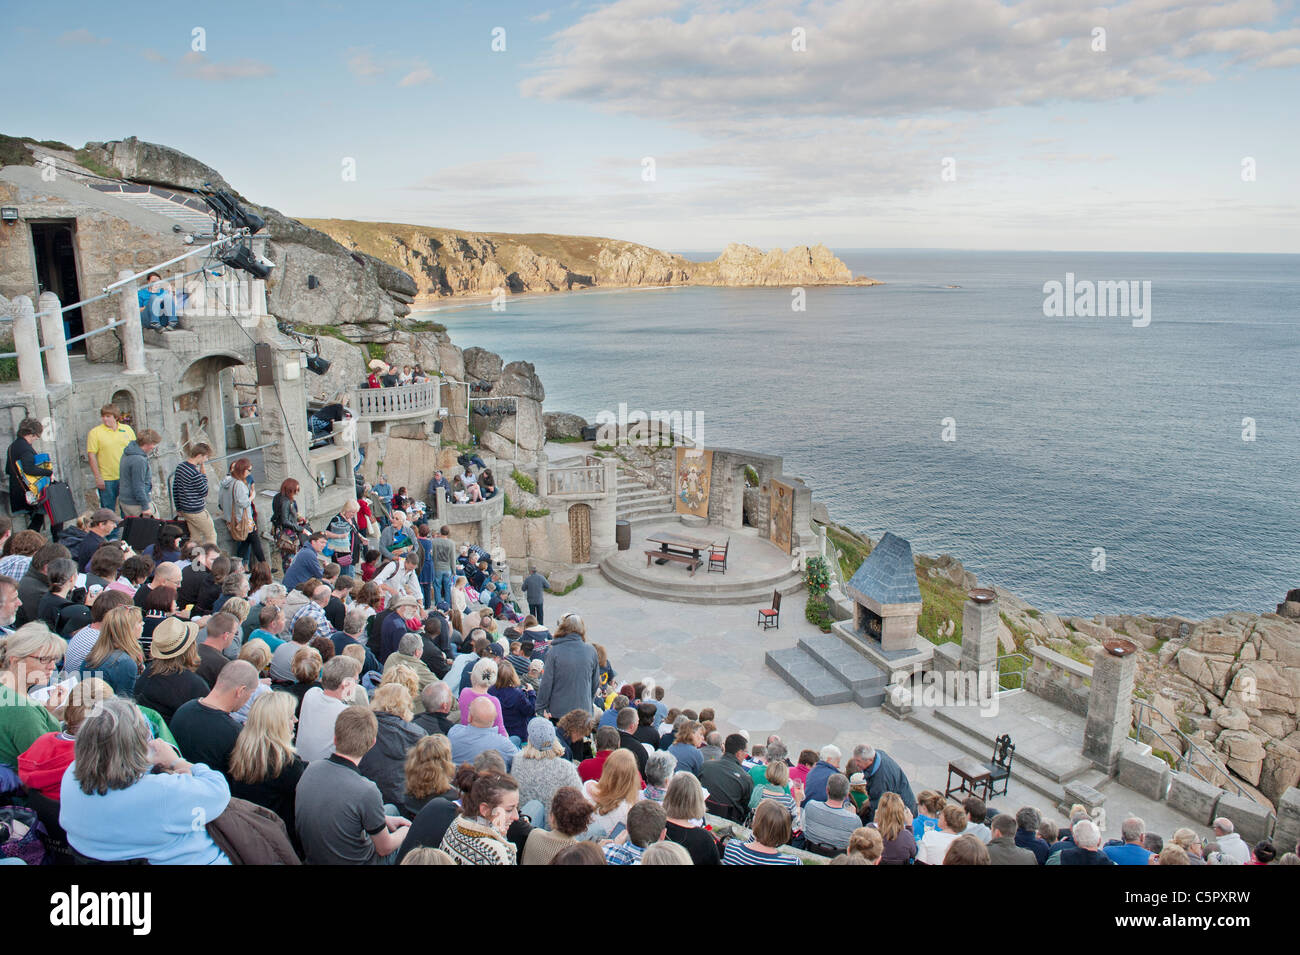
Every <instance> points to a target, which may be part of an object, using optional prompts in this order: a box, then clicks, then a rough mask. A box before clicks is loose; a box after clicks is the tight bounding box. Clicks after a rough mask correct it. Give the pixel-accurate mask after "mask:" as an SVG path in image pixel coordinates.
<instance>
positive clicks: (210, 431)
mask: <svg viewBox="0 0 1300 955" xmlns="http://www.w3.org/2000/svg"><path fill="white" fill-rule="evenodd" d="M242 364H244V360H243V358H241V357H240V356H238V355H233V354H227V353H218V354H213V355H206V356H204V357H203V358H199V359H196V360H195V361H193V362H191V363H190V365H189V367H188V368H186V369H185V372H184V373H183V374H182V375H181V377H180V381H179V382H178V383H177V386H176V390H175V391H174V392H173V399H172V400H173V402H174V410H175V413H176V428H177V434H176V439H177V443H178V444H179V445H180V449H181V454H182V455H183V454H185V451H186V449H187V448H188V447H190V446H192V445H194V444H197V443H199V442H202V443H204V444H206V445H208V446H209V447H211V448H212V455H213V457H214V458H221V457H223V456H224V455H225V454H226V431H227V428H226V425H227V422H226V416H227V408H226V406H227V404H228V402H227V401H226V400H225V397H224V395H223V380H222V379H223V377H224V378H228V377H229V376H223V375H222V372H223V371H225V370H226V369H227V368H233V367H235V366H238V365H242Z"/></svg>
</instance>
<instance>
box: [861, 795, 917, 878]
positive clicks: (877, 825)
mask: <svg viewBox="0 0 1300 955" xmlns="http://www.w3.org/2000/svg"><path fill="white" fill-rule="evenodd" d="M907 816H908V810H907V806H905V805H904V804H903V799H902V797H901V796H899V795H898V793H884V794H883V795H882V796H881V797H880V802H879V804H878V805H877V806H876V818H875V821H874V822H872V823H871V827H872V828H873V829H878V830H879V831H880V838H881V840H882V841H883V842H884V850H883V854H882V855H881V858H880V864H881V865H906V864H907V863H908V862H910V861H912V860H913V859H915V858H916V853H917V849H916V836H914V835H913V834H912V827H911V826H910V825H908V820H907Z"/></svg>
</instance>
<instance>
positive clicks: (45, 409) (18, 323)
mask: <svg viewBox="0 0 1300 955" xmlns="http://www.w3.org/2000/svg"><path fill="white" fill-rule="evenodd" d="M14 305H15V306H17V309H16V315H15V317H14V351H16V352H17V353H18V383H19V386H20V387H21V388H22V390H23V392H24V394H28V395H31V396H32V401H33V404H34V405H35V407H34V408H33V409H32V417H34V418H48V417H49V416H50V401H49V393H48V392H47V391H46V389H45V369H44V368H42V367H41V337H40V334H39V333H38V332H37V331H36V309H35V308H34V307H33V306H32V300H31V299H30V298H28V297H27V296H26V295H19V296H17V297H16V298H15V299H14Z"/></svg>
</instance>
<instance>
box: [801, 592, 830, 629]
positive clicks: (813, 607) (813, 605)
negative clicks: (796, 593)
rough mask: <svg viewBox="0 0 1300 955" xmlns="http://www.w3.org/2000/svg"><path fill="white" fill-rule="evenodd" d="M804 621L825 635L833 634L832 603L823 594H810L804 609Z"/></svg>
mask: <svg viewBox="0 0 1300 955" xmlns="http://www.w3.org/2000/svg"><path fill="white" fill-rule="evenodd" d="M803 615H804V619H806V620H807V621H808V622H809V623H810V624H812V625H813V626H814V627H817V628H818V629H819V630H821V631H822V632H823V633H830V632H831V602H830V601H829V600H828V599H827V598H826V597H825V596H824V595H822V594H812V593H810V594H808V602H807V603H806V604H804V608H803Z"/></svg>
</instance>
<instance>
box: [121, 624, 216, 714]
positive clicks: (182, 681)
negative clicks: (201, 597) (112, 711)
mask: <svg viewBox="0 0 1300 955" xmlns="http://www.w3.org/2000/svg"><path fill="white" fill-rule="evenodd" d="M198 632H199V625H198V624H196V623H191V622H190V621H188V620H182V619H180V618H179V617H165V618H163V619H162V620H161V621H159V623H158V626H157V627H156V628H155V630H154V635H153V640H152V641H151V644H150V648H149V655H150V658H151V659H150V660H149V665H148V666H146V667H145V670H144V672H143V673H142V674H140V677H139V678H138V679H137V680H136V681H135V698H136V702H138V703H139V704H140V705H141V706H147V707H149V708H150V709H152V710H157V711H158V714H159V715H160V716H161V717H162V718H163V719H164V720H166V721H167V722H168V723H169V724H170V723H171V721H172V718H173V717H174V716H175V715H176V711H177V710H178V709H180V708H181V707H182V706H183V705H184V704H186V703H188V702H189V701H190V700H197V699H198V698H199V697H201V696H207V694H208V690H209V689H210V688H209V686H208V684H207V683H206V682H204V680H203V678H202V677H201V676H199V675H198V673H197V672H196V671H197V670H198V668H199V651H198V649H197V647H196V645H195V638H196V637H197V636H198Z"/></svg>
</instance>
